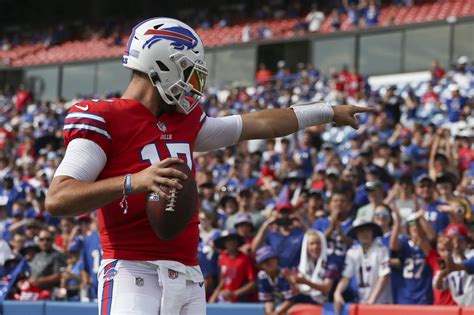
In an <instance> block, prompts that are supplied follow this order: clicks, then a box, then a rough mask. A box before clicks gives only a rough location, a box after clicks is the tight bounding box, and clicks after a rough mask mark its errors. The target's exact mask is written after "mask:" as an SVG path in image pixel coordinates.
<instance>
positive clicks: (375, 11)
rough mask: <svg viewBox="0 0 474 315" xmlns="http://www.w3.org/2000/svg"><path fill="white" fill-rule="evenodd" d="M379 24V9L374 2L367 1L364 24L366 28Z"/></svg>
mask: <svg viewBox="0 0 474 315" xmlns="http://www.w3.org/2000/svg"><path fill="white" fill-rule="evenodd" d="M378 23H379V8H378V7H377V5H376V3H375V0H369V5H368V7H367V9H366V10H365V24H366V25H367V26H376V25H377V24H378Z"/></svg>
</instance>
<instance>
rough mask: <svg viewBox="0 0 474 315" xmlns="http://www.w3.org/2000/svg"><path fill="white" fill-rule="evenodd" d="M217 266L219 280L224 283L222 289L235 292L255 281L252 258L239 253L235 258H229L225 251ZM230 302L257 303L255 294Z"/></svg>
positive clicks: (255, 274)
mask: <svg viewBox="0 0 474 315" xmlns="http://www.w3.org/2000/svg"><path fill="white" fill-rule="evenodd" d="M219 266H220V268H221V279H223V281H224V286H223V289H227V290H229V291H235V290H237V289H239V288H241V287H243V286H244V285H246V284H247V283H249V282H251V281H255V280H257V271H256V270H255V266H254V264H253V261H252V258H250V256H248V255H245V254H243V253H241V252H238V253H237V255H236V256H235V257H231V256H229V255H228V254H227V252H226V251H224V252H222V253H221V254H220V256H219ZM231 301H232V302H234V303H235V302H257V292H254V293H251V294H249V295H247V296H241V297H236V296H233V297H232V298H231Z"/></svg>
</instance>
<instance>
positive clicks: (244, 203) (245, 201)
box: [225, 189, 265, 230]
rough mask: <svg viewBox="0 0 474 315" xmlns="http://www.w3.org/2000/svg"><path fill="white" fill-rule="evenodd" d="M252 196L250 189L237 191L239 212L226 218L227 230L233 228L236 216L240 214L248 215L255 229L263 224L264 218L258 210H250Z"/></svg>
mask: <svg viewBox="0 0 474 315" xmlns="http://www.w3.org/2000/svg"><path fill="white" fill-rule="evenodd" d="M252 194H253V193H252V191H251V190H250V189H243V190H241V191H239V194H238V195H237V203H238V205H239V210H237V212H236V213H234V214H232V215H230V216H229V217H228V218H227V220H226V222H225V226H226V229H227V230H230V229H233V228H234V226H235V222H236V220H237V216H238V215H239V214H241V213H246V214H248V215H250V217H251V218H252V223H253V225H254V226H255V227H256V228H259V227H260V226H261V225H262V224H263V222H264V221H265V218H264V217H263V216H262V215H261V214H260V213H259V212H258V210H256V209H253V208H252Z"/></svg>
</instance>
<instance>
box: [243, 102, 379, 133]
mask: <svg viewBox="0 0 474 315" xmlns="http://www.w3.org/2000/svg"><path fill="white" fill-rule="evenodd" d="M371 111H372V110H371V109H370V108H367V107H357V106H353V105H342V106H334V107H330V106H328V105H322V104H314V103H313V104H309V105H295V106H292V107H290V108H285V109H265V110H261V111H256V112H253V113H249V114H245V115H242V134H241V135H240V139H239V140H240V141H242V140H250V139H271V138H278V137H283V136H287V135H289V134H292V133H294V132H296V131H298V130H299V129H304V128H306V127H310V126H315V125H322V124H325V123H329V122H331V121H334V122H335V123H336V124H338V125H349V126H351V127H352V128H354V129H357V128H358V127H359V125H358V123H357V120H356V119H355V118H354V115H355V114H357V113H364V112H371Z"/></svg>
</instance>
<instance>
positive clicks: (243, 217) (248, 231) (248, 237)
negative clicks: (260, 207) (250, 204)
mask: <svg viewBox="0 0 474 315" xmlns="http://www.w3.org/2000/svg"><path fill="white" fill-rule="evenodd" d="M234 229H235V231H236V232H237V234H239V235H240V236H241V237H242V238H243V239H244V241H245V243H244V244H243V245H242V246H240V248H239V250H240V251H241V252H242V253H244V254H247V255H251V254H252V240H253V233H254V230H255V226H254V225H253V222H252V218H251V217H250V215H248V214H247V213H239V214H238V215H237V218H236V219H235V224H234Z"/></svg>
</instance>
